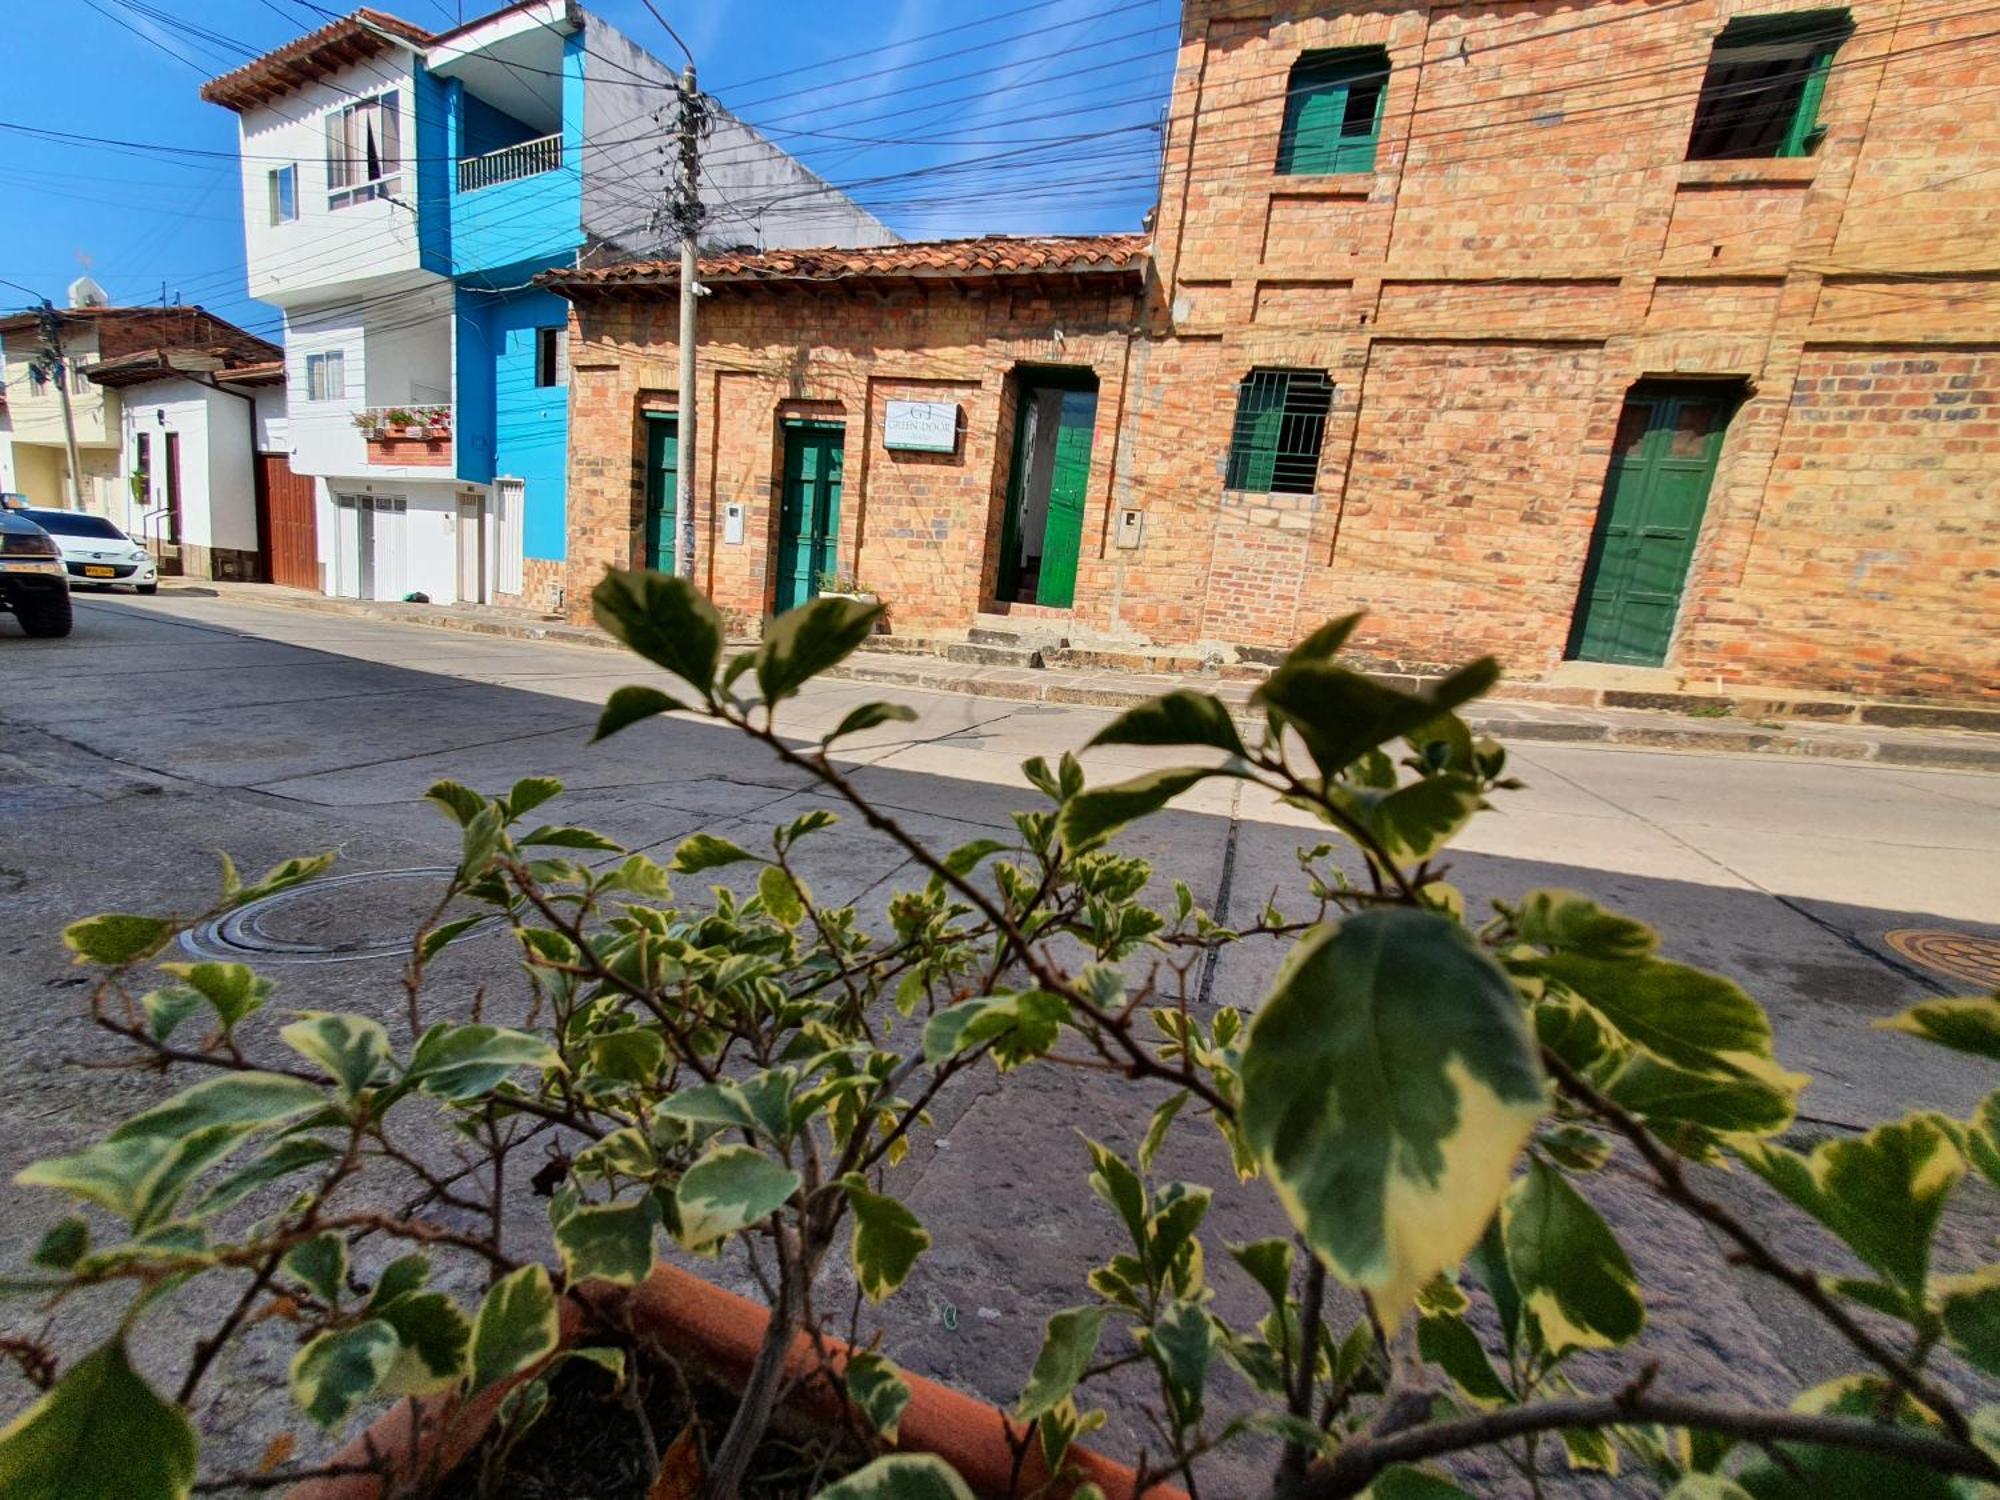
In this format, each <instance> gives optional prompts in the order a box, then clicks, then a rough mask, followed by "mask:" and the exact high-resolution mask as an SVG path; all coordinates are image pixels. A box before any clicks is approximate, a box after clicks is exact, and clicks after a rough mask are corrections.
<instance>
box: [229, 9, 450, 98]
mask: <svg viewBox="0 0 2000 1500" xmlns="http://www.w3.org/2000/svg"><path fill="white" fill-rule="evenodd" d="M385 31H386V32H388V33H390V34H391V35H393V36H398V37H401V38H402V39H403V40H404V41H407V42H412V43H414V44H415V45H417V46H420V47H421V46H425V45H427V44H428V43H429V42H430V40H431V34H430V33H429V32H428V31H426V30H424V28H423V27H421V26H417V25H414V24H412V23H411V22H409V21H405V20H403V19H402V18H401V17H400V16H392V15H390V14H389V13H388V12H387V11H380V10H370V9H368V8H366V7H363V8H362V9H360V10H357V11H355V12H354V13H353V14H352V15H347V16H342V17H340V18H339V19H338V20H334V21H329V22H328V23H327V24H326V25H324V26H322V27H320V29H319V30H317V31H309V32H307V33H306V34H305V35H304V36H302V37H300V38H299V39H298V40H297V41H295V42H287V43H285V45H284V46H282V47H279V48H277V49H275V50H274V51H270V52H266V53H265V54H264V55H263V56H262V57H258V58H253V59H252V60H251V61H249V62H247V63H245V64H244V65H243V66H242V67H240V68H237V69H236V70H235V71H234V72H230V73H224V74H223V75H222V76H221V77H220V78H212V79H210V80H209V81H208V82H207V83H205V84H203V85H202V86H201V97H202V98H204V99H206V100H207V101H208V102H209V103H210V104H220V105H222V106H223V107H224V108H225V109H233V110H235V111H236V112H237V113H239V114H241V113H242V112H243V111H244V110H246V109H250V108H253V107H254V106H256V105H259V104H267V103H269V102H270V101H271V100H273V99H277V98H280V97H282V96H283V95H285V94H288V93H290V92H291V91H292V90H293V89H296V88H300V87H303V86H304V85H305V84H308V83H311V82H313V81H314V80H316V79H320V78H324V77H325V76H326V75H327V74H329V73H334V72H338V71H339V70H340V69H342V68H345V67H348V66H350V65H352V64H354V63H357V62H363V61H365V60H366V59H368V58H371V57H373V56H375V55H376V54H377V53H378V52H382V51H385V50H386V49H387V48H388V47H389V46H390V45H391V44H390V42H388V41H387V40H385V39H384V37H383V35H382V33H383V32H385Z"/></svg>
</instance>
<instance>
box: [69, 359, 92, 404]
mask: <svg viewBox="0 0 2000 1500" xmlns="http://www.w3.org/2000/svg"><path fill="white" fill-rule="evenodd" d="M83 366H84V361H82V360H80V359H78V358H76V357H75V356H74V355H72V356H71V357H70V361H69V389H70V394H71V395H73V396H81V395H82V394H83V393H84V392H85V391H87V390H89V389H90V377H89V376H87V375H85V374H84V373H83Z"/></svg>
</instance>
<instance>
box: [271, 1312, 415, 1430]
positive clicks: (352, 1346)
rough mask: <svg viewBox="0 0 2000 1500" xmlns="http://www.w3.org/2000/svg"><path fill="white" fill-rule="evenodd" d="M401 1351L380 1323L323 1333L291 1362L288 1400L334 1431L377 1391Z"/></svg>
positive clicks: (393, 1332)
mask: <svg viewBox="0 0 2000 1500" xmlns="http://www.w3.org/2000/svg"><path fill="white" fill-rule="evenodd" d="M399 1347H400V1346H399V1344H398V1341H397V1338H396V1330H395V1329H393V1328H391V1327H390V1326H389V1325H388V1324H387V1323H386V1322H384V1321H383V1320H382V1319H380V1318H370V1319H369V1320H368V1321H367V1322H365V1323H357V1324H355V1325H354V1326H353V1327H352V1328H343V1329H339V1330H338V1331H335V1332H332V1333H322V1334H321V1335H320V1336H319V1337H318V1338H316V1339H314V1340H313V1341H312V1342H311V1343H310V1344H307V1345H306V1346H305V1348H303V1349H301V1350H300V1351H299V1352H298V1354H297V1355H296V1356H294V1357H293V1359H292V1371H291V1378H292V1399H293V1400H295V1401H297V1402H298V1404H299V1408H300V1409H301V1410H302V1411H304V1412H305V1414H306V1415H307V1416H309V1417H311V1418H312V1419H313V1420H314V1421H315V1422H317V1423H319V1425H320V1426H322V1427H324V1428H326V1429H328V1430H329V1431H332V1430H335V1429H337V1428H338V1427H340V1425H341V1424H342V1423H344V1422H345V1421H346V1420H347V1419H348V1417H349V1416H351V1415H353V1412H354V1409H355V1408H356V1407H357V1406H359V1405H360V1404H361V1403H362V1402H364V1401H366V1400H367V1399H368V1398H369V1397H370V1396H372V1395H374V1394H375V1393H376V1392H377V1391H378V1390H380V1389H381V1387H382V1382H383V1380H384V1379H385V1378H386V1377H387V1376H388V1374H389V1371H390V1369H391V1368H392V1367H393V1366H394V1365H395V1363H396V1353H397V1350H398V1348H399Z"/></svg>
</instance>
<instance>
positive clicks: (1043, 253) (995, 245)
mask: <svg viewBox="0 0 2000 1500" xmlns="http://www.w3.org/2000/svg"><path fill="white" fill-rule="evenodd" d="M1146 246H1147V239H1146V236H1144V235H1142V234H1091V235H1021V236H1013V235H985V236H981V237H980V238H977V239H962V240H919V241H912V242H909V243H905V244H898V245H871V246H867V247H864V248H861V249H842V248H837V247H827V248H823V249H808V250H762V251H755V252H738V251H731V252H728V253H725V254H720V255H704V256H703V257H702V258H701V260H700V262H699V271H698V274H699V275H700V277H701V280H702V281H703V282H704V283H714V282H755V281H792V282H797V281H850V280H904V279H909V278H923V277H939V278H945V279H951V278H960V277H964V278H971V277H986V276H1046V275H1057V276H1060V275H1073V274H1078V273H1090V272H1107V271H1110V272H1127V273H1131V272H1137V271H1140V270H1142V269H1143V268H1144V266H1145V261H1146ZM680 271H681V267H680V261H679V260H678V259H675V260H635V261H624V262H621V263H619V264H616V265H609V266H595V267H578V268H576V269H574V270H555V271H549V272H546V273H544V274H543V276H542V277H541V280H542V282H543V284H544V285H546V286H548V287H550V288H551V289H553V290H555V291H558V292H565V291H610V290H614V289H617V288H620V287H642V286H674V285H678V284H679V282H680Z"/></svg>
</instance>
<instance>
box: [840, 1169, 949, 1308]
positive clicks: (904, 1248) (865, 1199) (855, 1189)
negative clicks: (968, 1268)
mask: <svg viewBox="0 0 2000 1500" xmlns="http://www.w3.org/2000/svg"><path fill="white" fill-rule="evenodd" d="M841 1186H842V1187H843V1188H845V1189H846V1190H847V1206H848V1212H849V1213H851V1214H853V1215H854V1239H853V1244H852V1246H851V1254H852V1256H853V1263H854V1279H855V1282H856V1284H858V1285H859V1286H860V1288H861V1290H862V1291H864V1292H865V1293H867V1294H868V1296H869V1297H870V1298H871V1299H873V1300H874V1301H876V1302H880V1301H882V1300H883V1299H885V1298H886V1297H887V1296H888V1295H889V1294H890V1293H891V1292H893V1291H895V1290H896V1288H897V1287H899V1286H901V1285H902V1284H903V1282H904V1280H905V1278H907V1277H908V1276H909V1274H910V1268H911V1267H912V1266H914V1265H915V1264H916V1263H917V1257H918V1256H919V1255H921V1254H923V1252H924V1251H925V1250H926V1249H928V1248H929V1247H930V1243H931V1236H930V1231H929V1230H927V1229H925V1228H924V1226H923V1225H922V1224H921V1223H919V1222H918V1221H917V1216H916V1215H915V1214H913V1213H911V1212H910V1211H909V1210H908V1209H907V1208H905V1207H904V1206H903V1205H902V1204H901V1203H899V1202H897V1201H896V1200H895V1199H894V1198H891V1197H888V1196H887V1195H885V1194H882V1193H877V1192H873V1191H871V1190H870V1188H869V1186H868V1183H867V1181H866V1180H865V1179H864V1178H862V1177H861V1176H860V1174H859V1173H849V1174H848V1175H847V1176H846V1177H844V1178H842V1179H841Z"/></svg>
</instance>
